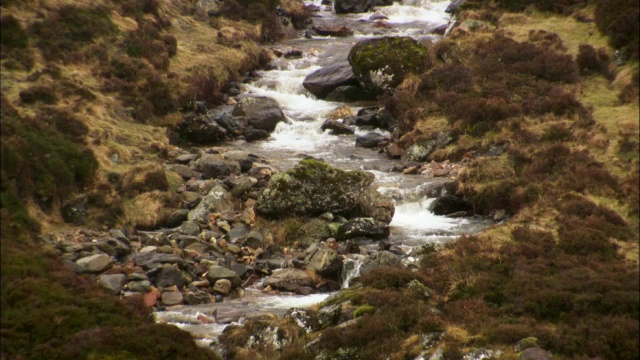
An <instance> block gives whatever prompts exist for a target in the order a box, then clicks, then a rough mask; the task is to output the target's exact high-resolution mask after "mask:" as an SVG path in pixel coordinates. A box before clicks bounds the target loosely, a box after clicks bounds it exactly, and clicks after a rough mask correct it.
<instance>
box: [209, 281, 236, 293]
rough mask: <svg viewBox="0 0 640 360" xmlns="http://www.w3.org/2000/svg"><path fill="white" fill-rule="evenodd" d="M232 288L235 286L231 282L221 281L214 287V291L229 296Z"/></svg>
mask: <svg viewBox="0 0 640 360" xmlns="http://www.w3.org/2000/svg"><path fill="white" fill-rule="evenodd" d="M232 288H233V285H232V284H231V281H229V280H228V279H219V280H218V281H216V283H215V284H214V285H213V291H215V292H217V293H218V294H222V295H229V293H230V292H231V289H232Z"/></svg>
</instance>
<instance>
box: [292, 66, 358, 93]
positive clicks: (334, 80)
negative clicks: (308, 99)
mask: <svg viewBox="0 0 640 360" xmlns="http://www.w3.org/2000/svg"><path fill="white" fill-rule="evenodd" d="M347 85H351V86H359V85H360V84H359V83H358V80H357V79H356V77H355V75H354V74H353V70H352V69H351V65H349V63H348V62H346V61H345V62H338V63H335V64H332V65H329V66H325V67H323V68H321V69H318V70H316V71H314V72H312V73H311V74H309V75H307V77H306V78H304V81H303V82H302V86H304V88H305V89H307V90H309V92H311V93H312V94H313V95H315V96H316V97H318V98H320V99H324V98H325V97H326V96H327V95H328V94H329V93H330V92H331V91H333V90H334V89H336V88H337V87H340V86H347Z"/></svg>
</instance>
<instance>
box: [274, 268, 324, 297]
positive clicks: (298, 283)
mask: <svg viewBox="0 0 640 360" xmlns="http://www.w3.org/2000/svg"><path fill="white" fill-rule="evenodd" d="M264 286H265V287H267V286H270V287H271V288H272V289H275V290H282V291H292V292H297V291H298V290H299V289H300V288H301V287H314V284H313V279H311V276H309V274H308V273H307V272H306V271H304V270H300V269H282V270H276V271H274V272H273V275H271V276H269V277H268V278H267V279H266V280H265V281H264Z"/></svg>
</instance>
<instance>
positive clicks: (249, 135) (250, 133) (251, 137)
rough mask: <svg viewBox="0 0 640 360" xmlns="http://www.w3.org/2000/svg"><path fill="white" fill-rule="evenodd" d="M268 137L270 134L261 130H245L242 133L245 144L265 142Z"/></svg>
mask: <svg viewBox="0 0 640 360" xmlns="http://www.w3.org/2000/svg"><path fill="white" fill-rule="evenodd" d="M269 136H270V133H269V132H268V131H266V130H262V129H254V128H253V127H249V128H247V130H246V131H245V132H244V139H245V140H246V141H247V142H254V141H259V140H266V139H268V138H269Z"/></svg>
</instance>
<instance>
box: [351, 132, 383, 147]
mask: <svg viewBox="0 0 640 360" xmlns="http://www.w3.org/2000/svg"><path fill="white" fill-rule="evenodd" d="M385 140H386V137H385V136H384V135H382V134H380V133H377V132H370V133H368V134H366V135H361V136H357V137H356V146H359V147H363V148H374V147H376V146H378V144H380V143H381V142H383V141H385Z"/></svg>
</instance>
